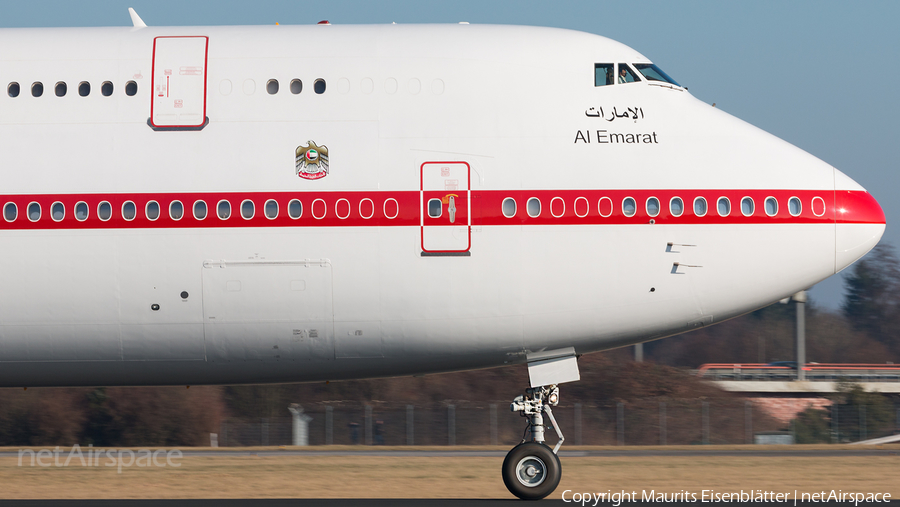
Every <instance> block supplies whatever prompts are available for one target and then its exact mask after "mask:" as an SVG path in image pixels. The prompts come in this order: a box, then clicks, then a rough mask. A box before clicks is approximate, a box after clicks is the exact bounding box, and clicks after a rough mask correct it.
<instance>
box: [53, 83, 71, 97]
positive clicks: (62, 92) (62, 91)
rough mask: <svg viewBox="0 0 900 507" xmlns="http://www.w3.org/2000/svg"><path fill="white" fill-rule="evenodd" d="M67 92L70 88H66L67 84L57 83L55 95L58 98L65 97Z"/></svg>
mask: <svg viewBox="0 0 900 507" xmlns="http://www.w3.org/2000/svg"><path fill="white" fill-rule="evenodd" d="M67 91H69V87H68V86H66V83H64V82H62V81H60V82H58V83H56V87H55V93H56V96H57V97H65V96H66V92H67Z"/></svg>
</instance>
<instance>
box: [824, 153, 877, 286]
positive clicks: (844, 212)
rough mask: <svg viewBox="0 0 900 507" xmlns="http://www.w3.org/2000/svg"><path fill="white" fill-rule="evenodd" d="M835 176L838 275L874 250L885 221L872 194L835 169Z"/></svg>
mask: <svg viewBox="0 0 900 507" xmlns="http://www.w3.org/2000/svg"><path fill="white" fill-rule="evenodd" d="M838 175H840V176H838ZM835 176H836V177H835V189H834V225H835V235H834V254H835V255H834V272H835V273H837V272H839V271H841V270H842V269H844V268H846V267H847V266H849V265H851V264H853V262H855V261H856V260H857V259H859V258H860V257H862V256H863V255H865V254H866V253H868V251H869V250H871V249H873V248H875V245H877V244H878V241H879V240H880V239H881V236H882V234H884V227H885V219H884V210H882V209H881V206H880V205H879V204H878V201H876V200H875V198H874V197H872V195H871V194H869V193H868V192H866V191H865V190H864V189H863V188H862V187H860V186H859V185H857V184H856V182H854V181H853V180H850V178H847V177H846V176H844V175H843V174H840V171H837V170H835ZM842 183H843V184H842Z"/></svg>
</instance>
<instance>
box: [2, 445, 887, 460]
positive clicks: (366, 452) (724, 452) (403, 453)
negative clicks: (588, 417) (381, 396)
mask: <svg viewBox="0 0 900 507" xmlns="http://www.w3.org/2000/svg"><path fill="white" fill-rule="evenodd" d="M85 451H86V449H85ZM181 452H182V453H183V454H184V456H185V457H193V456H202V457H217V456H221V457H240V456H261V457H277V456H374V457H391V458H402V457H410V458H437V457H458V458H502V457H504V456H506V453H507V452H508V451H506V450H503V451H497V450H453V449H447V450H435V449H421V450H420V449H409V450H394V449H391V450H387V449H385V450H378V449H371V448H364V449H360V450H355V449H354V450H348V449H340V450H324V449H323V450H306V449H267V450H253V449H247V450H237V449H229V450H217V449H182V450H181ZM18 455H19V453H18V451H0V458H2V457H7V458H15V457H18ZM559 456H560V457H561V458H588V457H607V458H618V457H654V456H672V457H686V456H734V457H773V456H784V457H798V458H819V457H821V458H837V457H842V456H843V457H849V456H900V449H898V448H888V449H884V448H870V447H853V448H847V447H836V448H835V449H789V448H785V449H772V448H766V449H759V450H756V449H748V450H743V449H715V448H712V449H704V448H702V447H698V448H697V449H672V450H667V449H658V448H654V449H640V448H629V449H622V450H611V449H603V450H595V449H589V450H565V449H560V451H559Z"/></svg>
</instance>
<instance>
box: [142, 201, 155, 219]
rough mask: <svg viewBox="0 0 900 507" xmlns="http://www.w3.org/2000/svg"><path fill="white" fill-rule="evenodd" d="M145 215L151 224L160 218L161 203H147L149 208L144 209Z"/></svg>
mask: <svg viewBox="0 0 900 507" xmlns="http://www.w3.org/2000/svg"><path fill="white" fill-rule="evenodd" d="M144 213H145V214H146V215H147V220H150V221H151V222H152V221H153V220H156V219H157V218H159V203H158V202H156V201H150V202H148V203H147V207H146V208H145V209H144Z"/></svg>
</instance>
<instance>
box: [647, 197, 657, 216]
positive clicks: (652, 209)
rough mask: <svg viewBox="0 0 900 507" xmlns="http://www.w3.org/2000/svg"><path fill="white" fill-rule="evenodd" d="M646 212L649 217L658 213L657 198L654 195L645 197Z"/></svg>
mask: <svg viewBox="0 0 900 507" xmlns="http://www.w3.org/2000/svg"><path fill="white" fill-rule="evenodd" d="M647 214H648V215H650V216H651V217H655V216H656V215H659V199H657V198H656V197H651V198H649V199H647Z"/></svg>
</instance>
